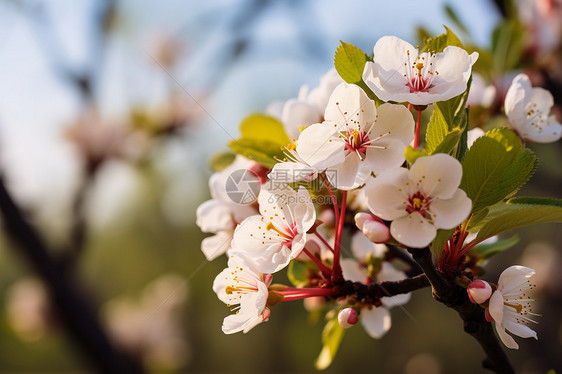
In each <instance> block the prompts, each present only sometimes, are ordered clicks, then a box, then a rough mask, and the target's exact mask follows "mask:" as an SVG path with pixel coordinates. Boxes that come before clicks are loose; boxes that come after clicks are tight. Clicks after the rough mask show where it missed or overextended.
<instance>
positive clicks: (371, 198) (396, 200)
mask: <svg viewBox="0 0 562 374" xmlns="http://www.w3.org/2000/svg"><path fill="white" fill-rule="evenodd" d="M407 181H408V170H406V169H403V168H399V169H393V170H389V171H387V172H386V173H383V174H381V175H380V176H378V177H377V178H375V179H374V180H373V181H372V182H369V184H368V185H367V186H366V188H365V195H366V197H367V205H368V206H369V209H370V210H371V212H373V214H375V215H376V216H378V217H380V218H382V219H384V220H388V221H392V220H394V219H397V218H399V217H404V216H406V215H407V214H408V212H406V206H407V201H406V200H407V198H408V194H407V189H405V188H406V186H405V184H406V183H407Z"/></svg>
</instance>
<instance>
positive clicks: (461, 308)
mask: <svg viewBox="0 0 562 374" xmlns="http://www.w3.org/2000/svg"><path fill="white" fill-rule="evenodd" d="M408 251H409V252H410V253H411V254H412V255H413V258H414V260H415V261H416V262H417V263H418V264H419V265H420V267H421V268H422V269H423V271H424V273H425V275H427V278H428V279H429V281H430V282H431V285H432V287H433V297H434V298H435V299H436V300H438V301H440V302H442V303H443V304H445V305H446V306H448V307H449V308H452V309H454V310H456V312H457V313H458V314H459V315H460V316H461V318H462V320H463V321H464V331H465V332H466V333H467V334H470V335H471V336H472V337H473V338H475V339H476V340H477V341H478V343H479V344H480V346H481V347H482V349H483V350H484V352H485V353H486V358H485V359H484V361H483V362H482V366H483V367H484V368H486V369H490V370H492V371H495V372H496V373H501V374H511V373H515V370H514V369H513V366H511V363H510V362H509V360H508V358H507V355H506V354H505V352H504V350H503V347H502V346H501V344H500V342H499V340H498V338H497V337H496V334H495V333H494V330H493V329H492V324H491V323H490V322H487V321H486V319H485V317H484V309H482V307H480V306H479V305H477V304H473V303H471V302H470V300H469V299H468V294H467V292H466V289H464V288H462V287H460V286H458V285H456V284H455V283H454V281H453V280H451V279H448V278H445V277H443V276H442V275H441V273H439V272H438V271H437V269H435V266H434V265H433V259H432V256H431V252H430V251H429V248H423V249H415V248H414V249H408Z"/></svg>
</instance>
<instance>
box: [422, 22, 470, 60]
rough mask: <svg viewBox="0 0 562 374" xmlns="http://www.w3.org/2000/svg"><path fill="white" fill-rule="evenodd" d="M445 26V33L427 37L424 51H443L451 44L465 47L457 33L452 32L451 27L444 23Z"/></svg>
mask: <svg viewBox="0 0 562 374" xmlns="http://www.w3.org/2000/svg"><path fill="white" fill-rule="evenodd" d="M443 27H445V33H443V34H441V35H439V36H435V37H433V38H429V39H427V40H426V41H425V45H424V46H423V49H422V52H433V53H437V52H443V50H444V49H445V48H446V47H447V46H450V45H452V46H455V47H460V48H464V46H463V44H462V42H461V41H460V39H459V38H458V37H457V36H456V35H455V33H454V32H452V31H451V29H449V28H448V27H447V26H445V25H443Z"/></svg>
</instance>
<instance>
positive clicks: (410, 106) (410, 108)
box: [408, 104, 412, 112]
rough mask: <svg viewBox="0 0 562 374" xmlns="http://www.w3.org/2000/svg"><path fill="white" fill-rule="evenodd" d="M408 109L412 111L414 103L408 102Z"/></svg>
mask: <svg viewBox="0 0 562 374" xmlns="http://www.w3.org/2000/svg"><path fill="white" fill-rule="evenodd" d="M408 111H409V112H411V111H412V104H408Z"/></svg>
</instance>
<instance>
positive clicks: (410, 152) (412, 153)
mask: <svg viewBox="0 0 562 374" xmlns="http://www.w3.org/2000/svg"><path fill="white" fill-rule="evenodd" d="M422 156H427V153H426V152H425V151H422V150H420V149H415V148H414V147H412V146H411V145H409V146H407V147H406V150H405V151H404V157H406V161H408V163H409V164H410V165H413V164H414V162H416V160H417V159H418V158H419V157H422Z"/></svg>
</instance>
